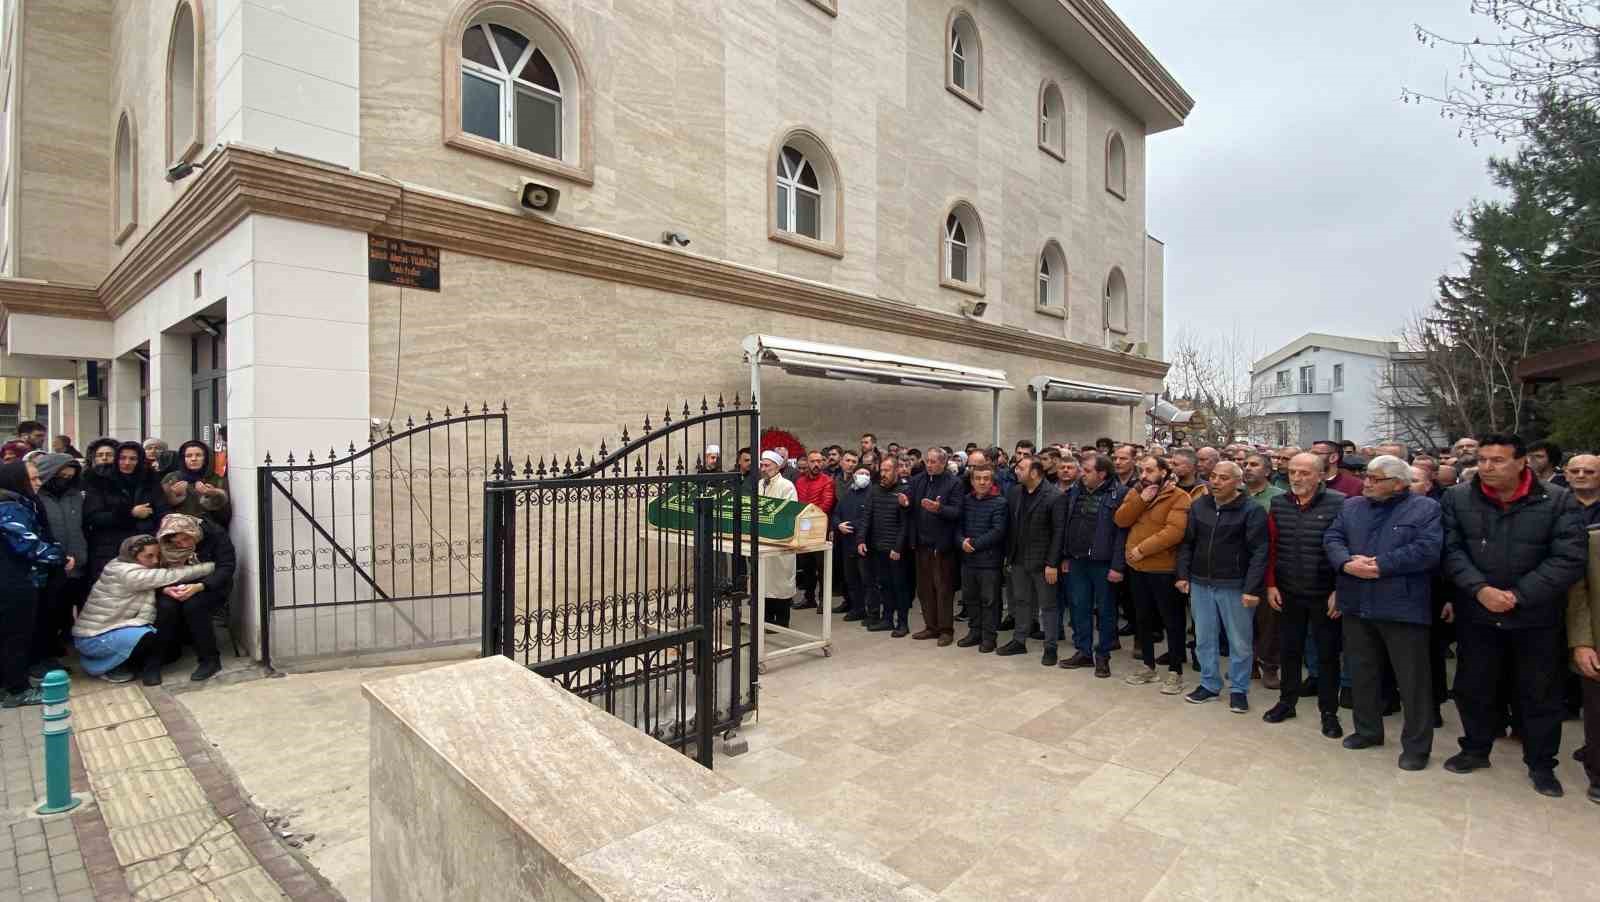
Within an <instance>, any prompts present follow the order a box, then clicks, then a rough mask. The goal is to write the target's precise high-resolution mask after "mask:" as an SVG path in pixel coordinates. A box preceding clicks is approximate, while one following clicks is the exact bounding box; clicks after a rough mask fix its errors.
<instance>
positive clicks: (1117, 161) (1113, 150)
mask: <svg viewBox="0 0 1600 902" xmlns="http://www.w3.org/2000/svg"><path fill="white" fill-rule="evenodd" d="M1106 192H1107V193H1108V194H1110V195H1112V196H1113V197H1115V198H1116V199H1118V200H1127V199H1128V142H1127V141H1124V140H1123V139H1122V134H1121V133H1120V132H1116V131H1113V132H1111V133H1110V134H1109V135H1106Z"/></svg>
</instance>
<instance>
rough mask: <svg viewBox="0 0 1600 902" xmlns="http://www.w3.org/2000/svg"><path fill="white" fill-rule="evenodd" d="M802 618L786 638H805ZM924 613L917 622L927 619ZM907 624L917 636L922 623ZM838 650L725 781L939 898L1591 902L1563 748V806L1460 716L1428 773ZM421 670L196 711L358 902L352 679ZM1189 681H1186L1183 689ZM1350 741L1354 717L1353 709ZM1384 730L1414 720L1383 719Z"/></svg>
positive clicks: (1325, 747) (796, 679) (1034, 671)
mask: <svg viewBox="0 0 1600 902" xmlns="http://www.w3.org/2000/svg"><path fill="white" fill-rule="evenodd" d="M817 616H818V615H817V614H816V613H815V612H803V613H802V612H796V614H795V615H794V617H795V625H796V626H798V627H801V628H808V627H811V626H814V625H815V618H816V617H817ZM915 620H916V616H915V615H913V621H915ZM916 625H917V624H916V623H915V622H914V623H913V626H914V627H915V626H916ZM834 636H835V638H836V640H837V648H836V650H835V653H834V655H833V657H831V658H823V657H821V656H819V655H812V654H808V655H800V656H796V657H791V658H786V659H783V660H780V661H774V662H773V663H772V665H771V667H770V670H769V671H768V673H766V674H765V675H764V676H763V677H762V696H761V698H762V712H761V718H760V721H759V722H758V723H755V724H753V725H750V726H748V727H747V728H746V729H745V730H744V733H743V735H744V736H746V737H747V738H748V739H749V742H750V752H749V753H748V754H746V755H743V756H739V757H728V756H724V755H720V754H719V755H718V757H717V762H716V767H717V770H718V771H720V772H721V773H722V774H724V775H726V776H728V777H730V778H732V779H734V780H736V781H738V782H739V783H741V784H743V785H745V786H748V787H750V788H752V789H753V790H754V791H755V792H757V793H759V794H760V795H762V796H764V797H765V798H767V799H769V800H771V801H772V802H774V803H776V804H777V805H779V806H781V807H782V808H784V809H785V810H787V811H789V812H791V813H793V814H794V815H796V816H798V817H799V818H801V819H803V820H804V821H806V822H807V823H809V824H812V825H813V826H815V827H816V828H818V829H819V830H820V831H822V832H823V833H824V834H825V835H827V836H828V837H830V838H832V839H833V840H835V841H836V842H838V843H839V844H841V845H843V846H846V847H849V848H852V849H856V850H859V851H861V852H863V853H865V854H867V855H869V856H872V857H875V858H879V859H881V860H882V861H884V862H885V863H887V864H888V865H890V866H891V867H894V868H896V869H898V870H899V871H901V872H902V873H904V874H906V875H907V876H909V877H911V878H912V879H913V880H915V881H917V882H918V883H920V884H922V885H923V886H925V887H927V888H928V889H929V890H932V891H933V892H935V893H938V894H939V895H940V896H941V897H942V898H946V899H983V900H995V899H1093V900H1097V902H1099V900H1118V899H1146V898H1148V899H1151V900H1163V902H1164V900H1169V899H1208V900H1228V902H1233V900H1239V899H1317V900H1327V899H1341V900H1343V899H1384V900H1409V899H1425V900H1449V899H1456V898H1463V899H1464V898H1468V897H1471V898H1475V899H1476V898H1496V897H1505V896H1513V897H1515V898H1516V899H1517V900H1518V902H1530V900H1541V899H1556V898H1561V899H1564V900H1572V899H1587V898H1593V896H1594V893H1593V881H1594V874H1595V868H1596V854H1597V850H1600V841H1597V839H1596V837H1600V806H1596V805H1593V804H1591V803H1590V802H1588V801H1586V800H1585V799H1584V798H1583V794H1582V791H1581V790H1582V789H1583V788H1584V785H1585V784H1584V781H1583V778H1582V774H1581V773H1580V771H1579V769H1578V767H1577V765H1575V764H1574V763H1572V762H1571V761H1570V759H1569V758H1568V757H1567V755H1568V754H1569V753H1570V751H1571V749H1572V748H1574V747H1575V746H1576V745H1577V744H1578V743H1579V740H1580V737H1579V733H1578V731H1577V729H1576V725H1575V724H1568V725H1567V729H1566V731H1565V740H1564V743H1563V746H1564V748H1563V758H1562V765H1561V770H1560V774H1561V776H1562V778H1563V780H1564V781H1565V782H1566V784H1567V789H1568V796H1567V798H1565V799H1562V800H1551V799H1545V798H1542V797H1540V796H1538V795H1536V794H1535V793H1534V792H1533V790H1532V789H1531V788H1530V787H1529V786H1528V785H1527V780H1526V776H1525V770H1524V768H1523V767H1522V764H1521V761H1520V752H1521V749H1520V747H1518V746H1516V745H1515V744H1510V743H1504V744H1502V745H1501V746H1500V747H1499V748H1497V749H1496V756H1495V759H1494V760H1495V766H1494V767H1493V768H1492V769H1491V770H1489V771H1487V772H1481V773H1478V774H1474V775H1472V776H1469V777H1458V776H1455V775H1452V774H1448V773H1445V772H1444V771H1443V770H1442V769H1441V767H1440V764H1441V763H1442V762H1443V760H1444V758H1445V757H1447V756H1448V755H1450V754H1451V753H1453V752H1454V750H1455V739H1456V737H1457V735H1459V728H1458V724H1457V721H1456V718H1455V713H1454V711H1453V709H1449V708H1447V709H1446V712H1445V716H1446V727H1445V729H1444V730H1442V731H1440V732H1439V733H1438V734H1437V736H1436V740H1435V751H1434V758H1433V761H1432V763H1431V764H1430V766H1429V769H1428V770H1426V771H1424V772H1422V773H1417V774H1410V773H1403V772H1401V771H1399V770H1398V769H1397V768H1396V767H1395V759H1396V756H1397V755H1398V752H1399V750H1398V748H1397V747H1396V746H1395V745H1393V744H1391V745H1389V746H1386V747H1385V748H1382V749H1377V750H1371V751H1365V752H1349V751H1345V750H1344V749H1343V748H1341V747H1340V746H1339V743H1338V742H1337V741H1331V740H1327V739H1324V738H1323V737H1322V736H1321V735H1320V734H1319V733H1318V732H1317V722H1316V718H1315V717H1314V716H1313V709H1314V707H1315V706H1314V704H1313V703H1312V702H1302V712H1303V713H1302V716H1301V717H1300V718H1299V719H1297V720H1294V721H1290V722H1288V723H1285V724H1281V725H1277V726H1270V725H1268V724H1265V723H1263V722H1262V721H1261V719H1260V713H1261V712H1262V711H1263V710H1265V708H1266V707H1267V706H1269V705H1270V703H1271V701H1272V700H1273V698H1275V696H1276V693H1272V692H1267V691H1265V690H1264V689H1262V688H1260V687H1259V686H1258V687H1256V688H1255V691H1253V692H1252V693H1251V706H1252V708H1253V710H1252V711H1251V713H1250V714H1248V715H1245V716H1240V715H1235V714H1231V713H1229V711H1228V710H1227V708H1226V707H1225V706H1224V705H1222V704H1217V703H1214V704H1209V705H1203V706H1195V705H1189V704H1185V703H1184V702H1183V701H1182V700H1181V699H1180V698H1176V697H1170V696H1163V695H1161V694H1160V693H1159V691H1158V690H1157V688H1156V687H1154V686H1148V687H1141V688H1130V687H1127V686H1123V685H1122V683H1121V681H1120V678H1121V676H1122V675H1124V674H1126V673H1127V672H1128V671H1129V669H1130V666H1131V662H1130V659H1129V657H1128V654H1127V652H1125V651H1124V652H1119V653H1118V654H1117V655H1116V656H1115V657H1114V659H1113V662H1114V663H1113V667H1114V669H1115V678H1114V679H1111V680H1096V679H1094V678H1093V676H1092V675H1091V674H1090V673H1089V672H1088V671H1065V670H1061V669H1059V668H1050V669H1048V670H1047V669H1045V668H1043V667H1041V666H1039V658H1038V652H1039V651H1040V646H1039V643H1037V642H1033V643H1030V645H1031V646H1032V649H1033V651H1032V653H1031V654H1029V655H1026V656H1018V657H1012V658H997V657H995V656H994V655H981V656H980V655H979V654H977V653H976V650H973V649H958V648H956V647H954V646H951V647H947V648H938V647H936V646H935V644H934V643H932V642H916V641H913V640H911V639H909V638H906V639H890V638H888V634H886V633H871V634H868V633H866V632H865V631H863V630H862V629H860V628H859V627H858V626H856V625H855V624H847V623H844V622H842V621H840V620H837V619H836V620H835V621H834ZM406 669H411V668H377V669H371V670H366V671H344V672H332V673H313V674H298V675H291V676H289V677H287V678H285V679H280V680H259V681H256V682H252V683H242V684H240V685H237V686H229V687H222V688H218V689H213V690H208V691H206V692H203V693H192V694H188V695H186V696H183V697H182V699H181V700H182V702H183V703H184V704H185V705H187V706H188V707H189V708H190V710H191V711H192V712H193V713H194V715H195V717H196V719H197V720H198V721H199V723H200V725H201V727H202V729H203V730H204V732H205V734H206V738H207V739H208V740H210V741H211V742H215V743H217V744H218V750H219V751H220V752H222V753H223V754H224V755H225V756H226V758H227V760H228V761H229V763H230V765H231V766H232V767H233V769H234V770H235V771H236V772H237V774H238V777H239V779H240V781H241V782H242V783H243V785H244V787H245V789H246V791H247V792H248V793H249V794H250V795H251V796H252V797H253V799H254V800H255V802H256V803H257V804H259V805H261V806H263V807H265V808H267V809H269V810H272V811H274V812H280V813H286V814H290V815H292V816H293V818H294V823H295V828H296V829H297V830H299V831H301V832H302V833H315V834H317V836H316V840H315V842H308V843H307V847H306V850H305V851H306V852H307V854H308V855H309V857H310V859H311V861H312V862H313V863H314V864H316V865H317V866H318V867H320V868H322V869H323V873H324V876H325V877H327V878H328V879H329V880H330V881H331V882H332V883H333V885H334V886H335V887H336V888H337V889H338V890H339V891H340V892H341V893H343V894H344V895H345V896H346V898H348V899H351V900H360V899H366V898H368V897H369V895H370V891H369V885H370V884H369V882H368V874H367V872H366V861H365V854H366V849H367V845H366V834H365V831H366V826H367V824H366V820H365V804H366V780H365V767H366V761H367V751H368V750H367V740H366V732H365V729H364V725H365V721H366V714H365V701H364V700H363V699H362V698H361V694H360V683H361V682H362V681H364V680H375V679H381V678H383V677H384V676H387V675H390V674H391V673H399V672H403V671H404V670H406ZM1190 680H1191V683H1190V685H1193V682H1192V680H1193V678H1192V676H1191V677H1190ZM1343 719H1344V723H1345V727H1346V729H1349V725H1350V718H1349V712H1348V711H1346V712H1344V715H1343ZM1388 726H1389V729H1390V733H1391V741H1394V740H1395V738H1396V734H1397V731H1398V729H1399V719H1398V717H1396V718H1390V719H1389V721H1388Z"/></svg>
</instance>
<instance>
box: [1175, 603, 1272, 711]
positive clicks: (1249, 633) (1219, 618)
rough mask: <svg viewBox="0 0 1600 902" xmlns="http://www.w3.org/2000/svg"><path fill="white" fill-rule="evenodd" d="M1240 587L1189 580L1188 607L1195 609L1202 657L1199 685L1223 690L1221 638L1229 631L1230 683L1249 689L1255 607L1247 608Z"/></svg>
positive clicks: (1196, 638)
mask: <svg viewBox="0 0 1600 902" xmlns="http://www.w3.org/2000/svg"><path fill="white" fill-rule="evenodd" d="M1243 595H1244V593H1243V592H1242V591H1240V590H1239V589H1224V588H1220V587H1217V586H1208V585H1206V584H1204V583H1200V582H1191V583H1189V608H1190V610H1192V611H1193V612H1194V653H1195V654H1196V655H1197V656H1198V657H1199V658H1200V685H1201V686H1204V687H1205V688H1207V689H1210V690H1211V691H1212V692H1215V693H1218V694H1221V692H1222V655H1221V654H1220V652H1219V650H1218V641H1217V640H1218V638H1219V636H1220V635H1221V633H1222V632H1223V631H1224V630H1226V631H1227V634H1228V648H1229V649H1230V650H1232V651H1233V652H1235V653H1234V654H1233V655H1230V656H1229V658H1228V682H1229V684H1231V689H1232V691H1234V692H1244V693H1248V692H1249V691H1250V665H1251V663H1252V662H1251V660H1250V659H1251V653H1250V649H1251V648H1253V647H1255V646H1254V638H1253V637H1254V628H1255V613H1256V612H1255V609H1254V608H1247V607H1245V606H1244V602H1243V601H1242V600H1241V599H1242V598H1243Z"/></svg>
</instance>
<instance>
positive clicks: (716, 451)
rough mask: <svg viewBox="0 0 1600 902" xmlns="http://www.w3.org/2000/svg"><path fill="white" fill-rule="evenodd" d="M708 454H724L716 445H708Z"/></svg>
mask: <svg viewBox="0 0 1600 902" xmlns="http://www.w3.org/2000/svg"><path fill="white" fill-rule="evenodd" d="M706 453H707V454H721V453H722V449H721V448H720V447H718V446H716V445H707V446H706Z"/></svg>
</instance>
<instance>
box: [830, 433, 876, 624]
mask: <svg viewBox="0 0 1600 902" xmlns="http://www.w3.org/2000/svg"><path fill="white" fill-rule="evenodd" d="M844 464H848V465H849V470H847V471H843V472H842V473H841V475H842V476H843V477H844V479H843V480H841V481H840V482H839V488H838V491H837V495H836V496H835V498H834V503H833V510H832V511H830V512H829V513H828V522H829V523H830V524H831V525H832V526H833V534H834V536H835V538H834V544H835V546H836V547H838V548H839V549H841V550H840V554H839V566H840V567H841V568H842V569H843V570H844V600H845V604H846V605H847V607H846V610H847V611H848V613H846V614H845V615H844V619H845V620H848V621H851V622H856V621H861V620H866V621H868V622H871V621H872V620H876V619H878V618H877V613H878V612H877V611H875V610H868V609H867V600H868V598H869V597H872V593H869V592H868V591H867V579H868V577H867V575H866V573H865V566H864V563H865V562H863V561H862V560H861V558H860V556H859V554H858V553H857V551H856V547H857V546H859V545H860V544H861V520H862V518H863V517H864V516H866V507H867V494H868V493H869V492H870V491H871V490H872V469H871V468H870V467H864V466H857V465H856V456H855V453H854V452H846V453H845V454H844V455H843V461H842V464H841V465H844ZM835 613H837V609H835Z"/></svg>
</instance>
